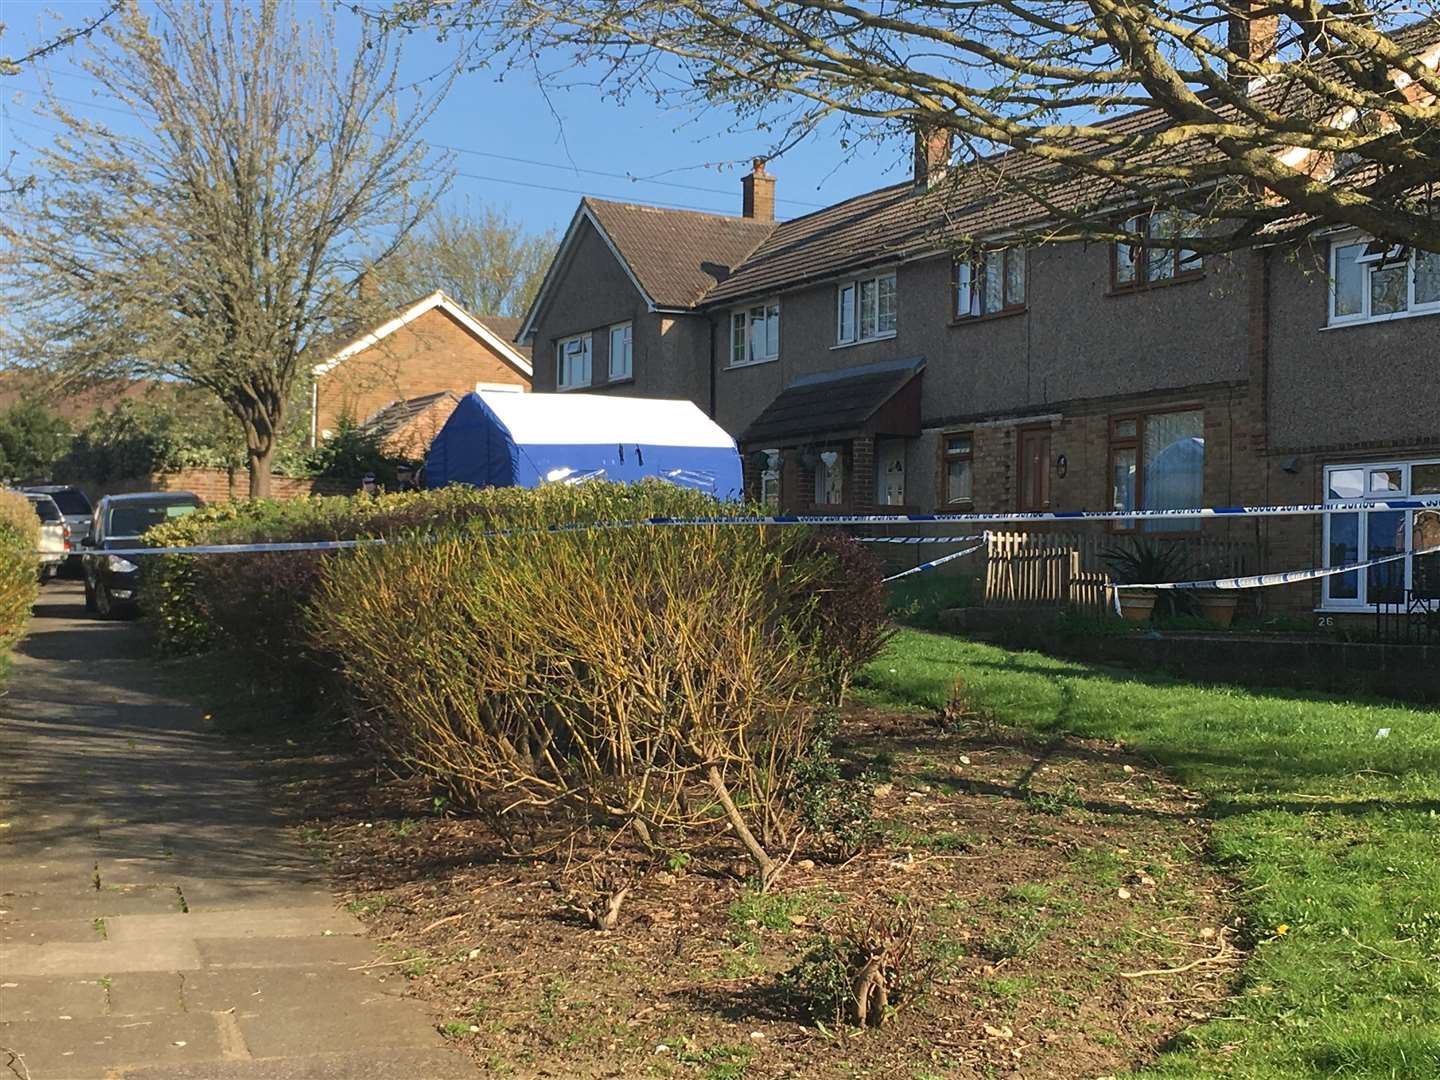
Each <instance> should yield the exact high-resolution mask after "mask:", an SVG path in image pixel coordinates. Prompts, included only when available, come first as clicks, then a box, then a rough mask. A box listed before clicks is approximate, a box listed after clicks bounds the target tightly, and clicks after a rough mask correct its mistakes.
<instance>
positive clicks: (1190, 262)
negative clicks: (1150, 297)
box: [1110, 210, 1205, 291]
mask: <svg viewBox="0 0 1440 1080" xmlns="http://www.w3.org/2000/svg"><path fill="white" fill-rule="evenodd" d="M1193 222H1194V218H1193V217H1191V216H1190V215H1188V214H1181V213H1179V212H1178V211H1174V210H1164V211H1156V212H1155V213H1153V214H1137V215H1136V216H1135V217H1132V218H1130V219H1129V220H1127V221H1126V222H1125V223H1124V224H1123V225H1121V226H1120V227H1121V228H1122V229H1124V230H1125V231H1126V232H1133V233H1139V234H1140V235H1141V236H1144V237H1147V238H1149V239H1153V240H1157V241H1161V242H1166V241H1168V242H1171V243H1173V242H1174V241H1175V240H1177V239H1178V238H1179V237H1181V236H1183V235H1184V234H1185V231H1186V229H1187V227H1188V228H1193ZM1110 255H1111V266H1112V271H1113V273H1112V277H1113V279H1114V280H1113V286H1114V288H1115V289H1116V290H1117V291H1120V290H1127V289H1145V288H1149V287H1150V286H1152V285H1164V284H1166V283H1167V282H1170V281H1175V280H1180V279H1184V278H1189V277H1195V276H1197V275H1198V274H1200V272H1201V271H1202V270H1204V268H1205V266H1204V261H1203V259H1202V258H1201V256H1200V254H1199V253H1198V252H1195V251H1191V250H1189V249H1188V248H1173V247H1156V246H1152V245H1150V244H1119V243H1117V244H1112V245H1111V246H1110Z"/></svg>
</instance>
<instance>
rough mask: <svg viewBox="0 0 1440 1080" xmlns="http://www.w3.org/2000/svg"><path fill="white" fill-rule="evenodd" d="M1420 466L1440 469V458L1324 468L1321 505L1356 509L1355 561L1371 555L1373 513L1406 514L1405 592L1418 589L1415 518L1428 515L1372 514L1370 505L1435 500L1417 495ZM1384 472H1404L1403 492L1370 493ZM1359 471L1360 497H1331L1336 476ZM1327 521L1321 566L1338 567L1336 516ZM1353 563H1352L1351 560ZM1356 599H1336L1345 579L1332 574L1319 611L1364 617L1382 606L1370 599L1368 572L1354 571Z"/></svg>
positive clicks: (1325, 584)
mask: <svg viewBox="0 0 1440 1080" xmlns="http://www.w3.org/2000/svg"><path fill="white" fill-rule="evenodd" d="M1417 465H1436V466H1440V457H1416V458H1400V459H1395V460H1388V459H1387V460H1379V461H1337V462H1332V463H1330V464H1326V465H1324V466H1322V468H1321V469H1320V485H1321V486H1320V496H1321V502H1322V503H1323V504H1324V505H1325V506H1327V507H1330V506H1334V507H1354V508H1355V510H1354V516H1355V518H1356V525H1357V527H1356V532H1355V545H1356V551H1357V552H1358V554H1359V558H1357V559H1355V560H1353V561H1355V562H1365V561H1366V560H1367V559H1368V558H1369V557H1370V556H1369V551H1370V516H1371V513H1380V514H1393V513H1397V512H1399V513H1403V514H1404V519H1403V520H1404V525H1403V529H1402V532H1403V535H1404V537H1405V551H1406V552H1407V553H1408V554H1407V556H1406V558H1405V559H1404V560H1403V561H1402V565H1403V566H1404V568H1405V577H1404V581H1403V583H1402V586H1401V587H1402V589H1404V590H1406V591H1408V590H1410V589H1413V588H1414V587H1415V555H1414V551H1415V546H1414V545H1415V515H1416V514H1417V513H1428V512H1430V511H1424V510H1405V511H1394V510H1379V511H1368V510H1366V509H1365V508H1366V507H1367V506H1373V505H1374V504H1375V503H1377V502H1384V501H1393V500H1397V499H1412V498H1431V496H1429V495H1424V496H1420V495H1414V494H1412V492H1413V491H1414V488H1415V479H1414V474H1415V467H1416V466H1417ZM1382 469H1401V470H1402V471H1403V474H1404V483H1403V485H1402V486H1401V490H1400V491H1398V492H1396V491H1385V492H1372V491H1371V490H1370V476H1371V474H1372V473H1374V472H1376V471H1378V470H1382ZM1351 470H1358V471H1360V472H1361V473H1363V474H1364V476H1365V483H1364V490H1363V491H1362V492H1361V494H1360V495H1358V496H1355V497H1353V498H1332V497H1331V495H1330V477H1331V475H1332V474H1333V473H1337V472H1346V471H1351ZM1323 517H1324V521H1323V523H1322V527H1321V530H1320V565H1321V566H1322V567H1326V568H1328V567H1330V566H1332V565H1335V564H1333V563H1332V562H1331V560H1330V526H1331V523H1332V522H1333V520H1334V518H1335V515H1334V514H1333V513H1331V514H1325V515H1323ZM1347 561H1352V560H1347ZM1354 573H1355V577H1356V581H1355V586H1356V587H1355V596H1354V597H1343V596H1342V597H1338V598H1337V597H1332V596H1331V589H1332V588H1333V587H1334V585H1335V584H1336V583H1338V582H1340V581H1341V580H1343V579H1344V577H1345V576H1346V575H1344V574H1332V575H1330V576H1329V577H1324V578H1321V579H1320V603H1319V606H1318V607H1317V608H1316V610H1317V611H1333V612H1359V613H1361V614H1369V613H1373V612H1374V611H1375V610H1376V608H1377V606H1378V604H1377V603H1376V602H1373V601H1371V600H1370V598H1369V594H1370V574H1369V572H1368V571H1360V570H1357V571H1354Z"/></svg>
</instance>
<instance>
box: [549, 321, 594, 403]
mask: <svg viewBox="0 0 1440 1080" xmlns="http://www.w3.org/2000/svg"><path fill="white" fill-rule="evenodd" d="M589 385H590V335H589V334H577V335H576V336H575V337H569V338H562V339H561V340H560V341H558V342H556V343H555V386H556V389H559V390H576V389H580V388H583V387H587V386H589Z"/></svg>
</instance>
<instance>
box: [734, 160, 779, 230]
mask: <svg viewBox="0 0 1440 1080" xmlns="http://www.w3.org/2000/svg"><path fill="white" fill-rule="evenodd" d="M750 164H751V170H750V175H749V176H746V177H742V178H741V180H740V191H741V194H742V195H743V196H744V200H743V205H744V208H743V209H742V210H741V213H742V214H744V216H745V217H747V218H754V219H755V220H756V221H774V220H775V178H774V177H773V176H771V175H770V174H769V173H767V172H766V171H765V159H764V158H758V157H757V158H756V159H755V160H754V161H752V162H751V163H750Z"/></svg>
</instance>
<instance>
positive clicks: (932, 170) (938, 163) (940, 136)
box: [915, 121, 954, 191]
mask: <svg viewBox="0 0 1440 1080" xmlns="http://www.w3.org/2000/svg"><path fill="white" fill-rule="evenodd" d="M953 139H954V135H953V133H952V132H951V130H950V129H949V128H946V127H940V126H939V125H937V124H935V123H934V122H933V121H920V122H919V123H917V124H916V125H915V187H916V188H917V189H918V190H920V191H925V190H927V189H929V188H932V187H934V186H935V184H936V183H937V182H939V180H940V179H941V178H942V177H943V176H944V175H945V171H946V170H947V169H948V168H949V167H950V151H951V147H952V143H953Z"/></svg>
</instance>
